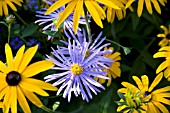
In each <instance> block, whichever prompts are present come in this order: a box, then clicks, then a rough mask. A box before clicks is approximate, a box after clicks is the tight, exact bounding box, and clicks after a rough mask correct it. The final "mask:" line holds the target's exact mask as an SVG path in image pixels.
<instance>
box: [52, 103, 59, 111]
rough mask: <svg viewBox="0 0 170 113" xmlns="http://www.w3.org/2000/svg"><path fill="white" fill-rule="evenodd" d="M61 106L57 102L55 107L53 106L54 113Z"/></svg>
mask: <svg viewBox="0 0 170 113" xmlns="http://www.w3.org/2000/svg"><path fill="white" fill-rule="evenodd" d="M59 105H60V102H55V103H54V105H53V107H52V108H53V111H55V110H56V109H57V108H58V107H59Z"/></svg>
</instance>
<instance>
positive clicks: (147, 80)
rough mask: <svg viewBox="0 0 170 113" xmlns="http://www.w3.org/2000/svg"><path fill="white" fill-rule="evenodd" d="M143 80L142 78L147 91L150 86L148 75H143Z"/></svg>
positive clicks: (144, 88)
mask: <svg viewBox="0 0 170 113" xmlns="http://www.w3.org/2000/svg"><path fill="white" fill-rule="evenodd" d="M141 78H142V83H143V90H144V91H147V90H148V86H149V79H148V77H147V76H146V75H143V76H142V77H141Z"/></svg>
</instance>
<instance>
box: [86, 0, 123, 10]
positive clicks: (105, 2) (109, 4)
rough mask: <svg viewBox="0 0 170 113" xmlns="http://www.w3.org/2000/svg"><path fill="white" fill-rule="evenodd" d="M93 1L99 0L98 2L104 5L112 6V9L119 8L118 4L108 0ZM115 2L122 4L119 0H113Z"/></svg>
mask: <svg viewBox="0 0 170 113" xmlns="http://www.w3.org/2000/svg"><path fill="white" fill-rule="evenodd" d="M95 1H97V2H100V3H102V4H104V5H106V6H109V7H112V8H114V9H120V8H119V6H117V5H116V4H114V3H113V2H112V1H110V0H95ZM85 2H86V1H85ZM115 2H116V3H117V4H119V5H122V4H121V2H119V1H115Z"/></svg>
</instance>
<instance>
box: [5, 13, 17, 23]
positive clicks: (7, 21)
mask: <svg viewBox="0 0 170 113" xmlns="http://www.w3.org/2000/svg"><path fill="white" fill-rule="evenodd" d="M5 21H6V23H7V24H12V23H14V22H15V16H13V15H12V14H10V15H8V16H6V18H5Z"/></svg>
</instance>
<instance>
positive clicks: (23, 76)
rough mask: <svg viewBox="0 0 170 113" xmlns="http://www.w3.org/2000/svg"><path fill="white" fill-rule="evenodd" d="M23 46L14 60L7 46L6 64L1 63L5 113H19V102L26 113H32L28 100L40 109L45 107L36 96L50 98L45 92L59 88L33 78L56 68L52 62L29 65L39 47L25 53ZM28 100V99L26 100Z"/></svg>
mask: <svg viewBox="0 0 170 113" xmlns="http://www.w3.org/2000/svg"><path fill="white" fill-rule="evenodd" d="M24 49H25V46H24V45H23V46H22V47H21V48H20V49H19V50H18V52H17V53H16V56H15V57H14V58H13V54H12V51H11V48H10V46H9V45H8V44H6V45H5V54H6V64H4V63H3V62H2V61H0V71H1V72H0V80H1V83H0V99H3V104H4V112H5V113H8V112H9V109H10V108H11V112H12V113H17V101H18V103H19V105H20V106H21V108H22V110H23V111H24V112H25V113H31V110H30V107H29V105H28V102H27V99H28V100H30V101H31V102H32V103H33V104H35V105H36V106H38V107H43V104H42V102H41V101H40V100H39V98H38V97H37V96H36V95H35V94H34V93H37V94H39V95H41V96H49V94H48V93H47V92H45V91H44V90H52V91H56V90H57V88H56V87H54V86H52V85H51V84H49V83H46V82H44V81H41V80H37V79H34V78H32V77H33V76H35V75H37V74H38V73H40V72H43V71H46V70H48V69H50V68H52V67H53V66H54V64H53V63H52V62H51V61H48V60H43V61H38V62H35V63H33V64H30V65H28V64H29V62H30V61H31V59H32V57H33V56H34V54H35V53H36V51H37V49H38V45H36V46H34V47H31V48H29V49H28V50H27V51H26V52H25V53H24ZM26 98H27V99H26Z"/></svg>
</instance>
